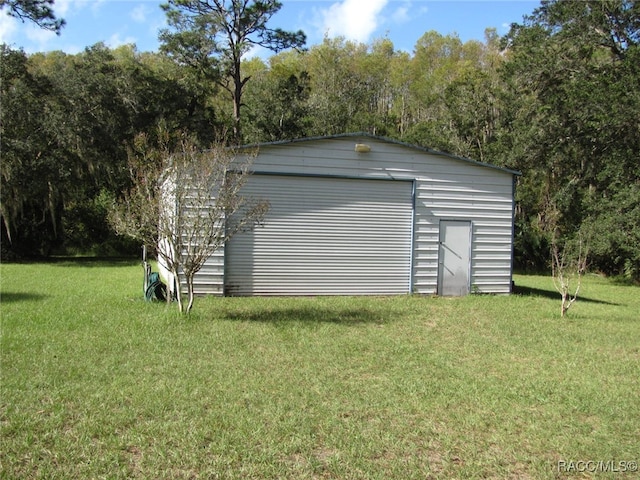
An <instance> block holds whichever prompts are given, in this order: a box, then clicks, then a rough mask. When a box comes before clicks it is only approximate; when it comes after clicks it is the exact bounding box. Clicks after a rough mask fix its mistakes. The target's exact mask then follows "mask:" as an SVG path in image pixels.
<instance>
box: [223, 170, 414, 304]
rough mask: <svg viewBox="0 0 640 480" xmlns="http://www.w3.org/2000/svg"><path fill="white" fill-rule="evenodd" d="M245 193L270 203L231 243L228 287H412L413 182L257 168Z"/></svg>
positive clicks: (301, 291) (279, 290) (380, 290)
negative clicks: (259, 221)
mask: <svg viewBox="0 0 640 480" xmlns="http://www.w3.org/2000/svg"><path fill="white" fill-rule="evenodd" d="M243 193H244V194H245V195H250V196H253V197H254V198H266V199H268V200H269V202H270V204H271V208H270V210H269V212H268V213H267V215H266V218H265V224H264V226H263V227H259V228H257V229H256V230H254V231H252V232H249V233H243V234H241V235H237V236H236V237H234V238H232V239H231V241H230V242H229V243H228V245H227V246H226V249H225V293H226V294H228V295H368V294H397V293H408V292H410V290H411V286H410V282H411V278H410V276H411V248H412V240H411V232H412V222H413V183H412V182H410V181H392V180H364V179H349V178H328V177H303V176H281V175H258V174H255V175H252V177H251V178H250V179H249V181H248V182H247V184H246V185H245V187H244V192H243Z"/></svg>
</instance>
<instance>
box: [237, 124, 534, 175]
mask: <svg viewBox="0 0 640 480" xmlns="http://www.w3.org/2000/svg"><path fill="white" fill-rule="evenodd" d="M358 137H359V138H370V139H372V140H378V141H381V142H386V143H393V144H395V145H399V146H401V147H405V148H411V149H413V150H417V151H419V152H422V153H428V154H430V155H438V156H441V157H447V158H451V159H453V160H457V161H462V162H466V163H471V164H473V165H477V166H479V167H486V168H491V169H493V170H498V171H501V172H504V173H509V174H511V175H517V176H521V175H522V172H519V171H517V170H512V169H509V168H505V167H498V166H497V165H493V164H491V163H485V162H479V161H477V160H472V159H470V158H465V157H460V156H458V155H453V154H451V153H446V152H440V151H438V150H433V149H431V148H427V147H421V146H418V145H412V144H410V143H406V142H402V141H400V140H396V139H393V138H388V137H381V136H377V135H372V134H370V133H367V132H352V133H339V134H335V135H325V136H318V137H303V138H294V139H290V140H277V141H275V142H264V143H253V144H249V145H242V146H240V147H239V148H240V149H248V148H258V149H259V148H261V147H269V146H279V145H288V144H295V143H302V142H316V141H321V140H332V139H340V138H358Z"/></svg>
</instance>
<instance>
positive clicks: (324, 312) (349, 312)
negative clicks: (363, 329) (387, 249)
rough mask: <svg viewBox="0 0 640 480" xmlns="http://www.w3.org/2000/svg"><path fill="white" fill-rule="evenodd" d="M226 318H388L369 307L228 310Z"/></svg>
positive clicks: (358, 320)
mask: <svg viewBox="0 0 640 480" xmlns="http://www.w3.org/2000/svg"><path fill="white" fill-rule="evenodd" d="M225 318H227V319H229V320H240V321H251V322H266V323H274V324H288V323H291V322H300V323H308V324H314V323H335V324H340V325H358V324H367V323H374V324H384V323H387V322H388V319H386V318H383V316H381V314H380V312H375V311H372V310H368V309H339V308H336V309H328V308H317V307H316V308H311V307H309V308H304V307H300V308H282V309H273V310H262V311H248V312H247V311H242V312H241V311H232V312H227V313H226V315H225Z"/></svg>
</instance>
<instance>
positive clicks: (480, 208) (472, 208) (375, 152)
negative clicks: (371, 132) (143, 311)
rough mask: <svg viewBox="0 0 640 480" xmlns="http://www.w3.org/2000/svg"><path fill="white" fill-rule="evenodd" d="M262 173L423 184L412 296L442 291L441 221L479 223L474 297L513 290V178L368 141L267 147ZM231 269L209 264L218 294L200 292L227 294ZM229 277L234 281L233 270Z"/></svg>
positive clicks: (259, 164) (418, 193) (418, 188)
mask: <svg viewBox="0 0 640 480" xmlns="http://www.w3.org/2000/svg"><path fill="white" fill-rule="evenodd" d="M355 143H367V144H369V145H370V146H371V151H370V152H369V153H357V152H355V151H354V145H355ZM254 171H256V172H258V173H270V174H285V175H291V174H295V175H320V176H329V175H331V176H336V177H360V178H363V179H397V180H412V181H415V210H414V215H415V220H414V226H413V229H414V231H413V261H412V263H413V266H412V282H413V284H412V288H411V291H413V292H416V293H422V294H435V293H436V291H437V280H438V235H439V221H440V220H441V219H445V220H446V219H449V220H456V219H458V220H468V221H471V222H472V227H473V244H472V260H471V262H472V264H471V284H472V289H473V291H479V292H485V293H508V292H509V291H510V289H511V260H512V258H511V257H512V253H511V250H512V236H513V172H508V171H504V170H500V169H494V168H487V167H486V166H482V165H478V164H474V163H472V162H466V161H463V160H458V159H455V158H451V157H447V156H444V155H438V154H434V153H430V152H426V151H423V150H419V149H415V148H410V147H407V146H403V145H399V144H396V143H392V142H387V141H384V140H380V139H375V138H371V137H367V136H363V137H355V136H352V137H342V138H328V139H313V140H305V141H300V142H295V143H288V144H275V145H267V146H263V147H261V148H260V151H259V155H258V157H257V158H256V159H255V161H254ZM333 180H337V179H332V180H331V181H333ZM327 181H329V179H327ZM328 188H329V189H330V188H331V187H328ZM223 268H224V259H223V257H222V256H221V254H220V255H217V256H216V258H215V259H213V260H212V261H211V262H210V265H209V262H208V266H207V270H208V271H209V272H210V273H209V274H207V282H208V284H209V285H210V286H205V285H207V284H206V283H205V282H203V283H202V285H198V283H196V285H197V287H196V288H198V291H202V292H204V291H206V292H207V293H209V292H211V293H222V291H221V285H222V281H223ZM227 273H228V274H229V273H231V272H230V271H229V269H228V268H227ZM196 282H198V280H197V278H196Z"/></svg>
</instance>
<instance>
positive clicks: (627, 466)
mask: <svg viewBox="0 0 640 480" xmlns="http://www.w3.org/2000/svg"><path fill="white" fill-rule="evenodd" d="M637 471H638V462H637V461H635V460H559V461H558V472H561V473H585V472H586V473H605V472H611V473H632V472H637Z"/></svg>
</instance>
